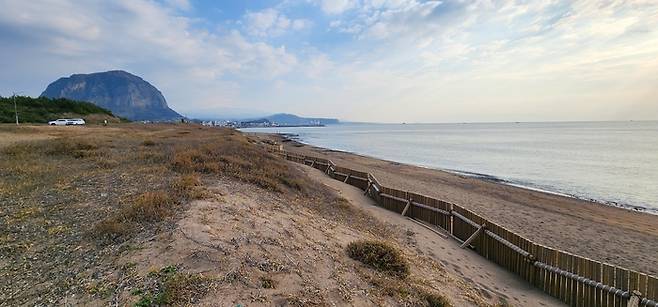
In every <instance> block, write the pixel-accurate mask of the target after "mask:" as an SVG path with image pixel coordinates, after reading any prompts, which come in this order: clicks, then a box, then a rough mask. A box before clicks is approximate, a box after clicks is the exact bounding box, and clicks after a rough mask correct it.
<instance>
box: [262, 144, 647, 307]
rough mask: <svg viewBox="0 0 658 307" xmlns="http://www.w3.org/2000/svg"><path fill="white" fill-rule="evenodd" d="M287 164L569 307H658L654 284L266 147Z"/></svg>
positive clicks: (449, 207)
mask: <svg viewBox="0 0 658 307" xmlns="http://www.w3.org/2000/svg"><path fill="white" fill-rule="evenodd" d="M268 151H270V152H272V153H274V154H276V155H279V156H281V157H283V158H284V159H286V160H289V161H293V162H297V163H301V164H305V165H308V166H311V167H313V168H316V169H318V170H321V171H323V172H325V173H326V174H327V175H329V176H331V177H332V178H334V179H336V180H340V181H343V182H345V183H347V184H350V185H353V186H355V187H358V188H360V189H361V190H364V193H365V194H366V195H368V196H369V197H370V198H372V199H373V200H375V202H376V203H377V205H378V206H380V207H382V208H385V209H387V210H390V211H393V212H396V213H399V214H401V215H404V216H406V217H408V218H411V219H413V220H417V221H420V222H423V223H425V224H429V225H432V226H436V227H438V228H440V229H442V230H444V231H445V232H446V233H448V234H450V236H451V237H453V238H455V239H456V240H458V241H459V242H461V243H462V247H466V246H468V247H470V248H471V249H473V250H474V251H475V252H476V253H478V254H480V255H481V256H483V257H485V258H487V259H489V260H490V261H492V262H495V263H496V264H498V265H500V266H502V267H504V268H505V269H507V270H509V271H511V272H512V273H514V274H516V275H518V276H520V277H521V278H523V279H525V280H526V281H527V282H529V283H531V284H533V285H534V286H535V287H537V288H539V289H540V290H542V291H544V292H545V293H547V294H549V295H551V296H553V297H555V298H557V299H559V300H561V301H562V302H564V303H566V304H568V305H570V306H578V307H580V306H596V307H608V306H610V307H635V306H648V307H658V278H656V277H655V276H650V275H647V274H643V273H639V272H636V271H632V270H628V269H624V268H620V267H616V266H613V265H609V264H606V263H601V262H598V261H594V260H591V259H587V258H584V257H581V256H578V255H573V254H570V253H567V252H564V251H560V250H555V249H552V248H549V247H546V246H543V245H541V244H537V243H535V242H532V241H530V240H527V239H525V238H523V237H521V236H519V235H517V234H514V233H512V232H511V231H509V230H507V229H506V228H504V227H501V226H499V225H497V224H495V223H493V222H491V221H488V220H486V219H484V218H482V217H481V216H479V215H477V214H476V213H474V212H471V211H470V210H467V209H465V208H463V207H461V206H459V205H456V204H452V203H449V202H446V201H443V200H439V199H435V198H432V197H428V196H425V195H421V194H416V193H412V192H408V191H401V190H397V189H393V188H389V187H385V186H382V185H381V183H380V182H379V181H378V180H377V178H375V176H374V175H372V174H370V173H367V172H361V171H356V170H352V169H349V168H345V167H340V166H337V165H336V164H335V163H334V162H332V161H331V160H328V159H322V158H318V157H312V156H307V155H302V154H298V153H293V152H289V151H286V150H283V148H282V147H273V146H272V147H268Z"/></svg>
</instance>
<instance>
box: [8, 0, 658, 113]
mask: <svg viewBox="0 0 658 307" xmlns="http://www.w3.org/2000/svg"><path fill="white" fill-rule="evenodd" d="M0 2H2V6H3V9H2V10H0V45H1V46H2V48H0V67H2V70H0V94H5V95H6V94H10V93H11V91H13V90H26V89H27V90H29V91H30V92H31V93H32V94H39V93H40V91H41V90H42V89H43V88H44V87H45V86H46V85H47V84H48V83H49V82H51V81H53V80H54V79H55V78H57V77H60V76H63V75H69V74H71V73H78V72H91V71H100V70H109V69H126V70H129V71H132V72H134V73H137V74H139V75H141V76H143V77H144V78H145V79H147V80H149V81H151V82H153V83H154V84H155V85H156V86H157V87H159V88H161V89H162V91H163V93H164V94H165V96H166V97H167V99H168V100H169V101H170V103H172V105H173V106H174V107H175V108H176V109H178V110H181V111H183V112H186V111H191V110H212V109H219V108H220V107H227V106H230V107H247V108H251V109H262V110H267V111H272V112H282V111H287V112H298V113H299V112H300V111H302V113H306V115H318V116H338V117H342V118H345V119H352V120H371V121H394V122H399V121H407V122H412V121H434V122H435V121H476V120H485V121H490V120H552V119H615V118H616V117H615V116H616V115H615V113H614V112H613V111H611V110H621V111H619V112H622V111H623V116H625V117H627V118H630V117H633V116H636V117H641V118H647V117H649V118H651V117H652V116H653V117H654V118H658V114H657V113H656V108H655V106H654V107H651V106H652V105H658V100H656V99H657V98H656V97H658V92H657V90H656V89H655V88H656V87H655V76H656V75H657V74H658V62H657V61H656V59H658V3H656V2H655V1H651V0H637V1H632V2H629V1H621V0H611V1H606V2H601V1H595V0H576V1H564V0H546V1H514V0H509V1H479V0H473V1H466V0H445V1H427V0H422V1H421V0H358V1H346V0H338V1H322V0H303V1H301V0H300V1H284V2H282V3H281V4H278V5H274V6H272V7H271V8H264V9H263V8H262V7H255V6H248V9H245V10H243V11H239V12H237V13H234V15H232V16H226V17H225V18H224V19H220V20H209V19H205V18H204V17H200V16H195V15H194V13H195V12H197V11H199V10H201V8H195V7H192V6H191V4H194V3H195V2H187V1H174V2H171V1H166V0H163V1H157V2H156V1H150V0H117V1H112V2H107V1H100V0H90V1H84V2H79V1H73V0H59V1H55V0H50V1H18V0H0ZM250 3H251V2H250ZM318 8H320V9H321V10H322V12H319V13H318ZM228 11H229V10H226V12H228ZM292 16H294V18H293V17H292ZM296 31H303V34H304V35H299V33H298V32H296ZM274 42H276V43H274ZM603 109H605V110H607V111H603ZM633 110H635V111H633ZM570 111H573V112H571V113H570ZM620 114H622V113H620ZM633 114H635V115H633ZM620 116H621V115H620Z"/></svg>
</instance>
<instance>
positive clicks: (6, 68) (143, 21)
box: [0, 0, 305, 112]
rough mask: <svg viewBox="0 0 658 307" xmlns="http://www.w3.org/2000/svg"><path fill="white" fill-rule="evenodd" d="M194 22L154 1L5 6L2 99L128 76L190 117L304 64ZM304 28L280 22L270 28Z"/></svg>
mask: <svg viewBox="0 0 658 307" xmlns="http://www.w3.org/2000/svg"><path fill="white" fill-rule="evenodd" d="M301 22H302V23H303V21H301ZM194 23H195V20H193V19H192V18H189V17H185V16H181V15H178V14H177V13H176V11H175V10H173V9H171V8H169V7H168V6H165V5H159V4H158V3H156V2H152V1H140V0H118V1H112V2H105V1H85V2H78V1H64V0H62V1H48V2H44V1H4V4H3V10H0V44H1V45H2V46H3V47H2V48H1V49H2V50H0V66H2V67H3V71H2V72H0V74H2V75H1V76H0V80H2V81H3V82H1V83H3V85H2V86H0V93H3V94H4V93H6V92H10V91H12V90H25V88H26V86H24V84H29V91H30V93H31V94H32V95H38V94H39V93H40V91H41V90H42V89H43V88H45V86H46V85H47V84H48V83H49V82H51V81H53V80H55V79H56V78H58V77H61V76H66V75H70V74H72V73H84V72H93V71H101V70H110V69H126V70H128V71H131V72H133V73H136V74H139V75H141V76H143V77H144V78H145V79H146V80H149V81H151V82H153V83H154V84H155V85H156V86H158V87H159V88H161V89H162V91H163V92H164V93H165V96H166V97H167V99H168V101H169V102H170V103H171V104H172V105H173V106H174V107H175V108H177V109H179V110H181V111H183V112H185V111H188V110H193V109H195V108H197V107H206V106H209V105H222V104H232V103H236V100H237V99H238V97H239V93H240V91H241V90H242V88H243V87H244V86H245V84H247V83H248V82H250V81H249V80H271V79H273V78H278V77H280V76H283V75H285V74H287V73H289V72H290V71H292V70H294V69H295V68H296V67H297V65H298V61H299V60H298V59H297V57H296V56H295V55H294V54H292V53H290V52H289V51H288V50H286V48H285V47H283V46H272V45H269V44H267V43H265V42H260V41H252V40H250V39H248V38H246V37H244V36H243V35H242V34H241V33H240V32H239V31H237V30H231V31H228V32H226V33H212V32H208V31H206V30H204V29H200V28H195V27H194ZM304 26H305V24H300V21H297V20H293V21H290V20H288V19H285V17H281V16H280V15H277V18H275V21H274V22H273V23H272V24H270V28H271V27H275V28H276V27H278V28H290V29H300V28H303V27H304ZM266 28H267V27H266ZM266 31H271V29H266ZM9 72H11V73H9ZM9 74H11V77H10V76H9ZM5 80H6V81H7V82H4V81H5ZM239 80H241V81H239Z"/></svg>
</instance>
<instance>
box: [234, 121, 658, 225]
mask: <svg viewBox="0 0 658 307" xmlns="http://www.w3.org/2000/svg"><path fill="white" fill-rule="evenodd" d="M243 130H244V131H249V132H269V133H289V134H295V135H296V138H298V140H299V141H301V142H303V143H306V144H310V145H315V146H320V147H325V148H331V149H336V150H343V151H349V152H354V153H358V154H363V155H368V156H372V157H376V158H381V159H386V160H392V161H397V162H402V163H408V164H413V165H418V166H423V167H429V168H435V169H443V170H448V171H452V172H458V173H462V174H465V175H469V176H476V177H483V178H485V179H490V180H497V181H500V182H503V183H506V184H512V185H517V186H523V187H527V188H531V189H538V190H542V191H547V192H552V193H559V194H564V195H569V196H573V197H578V198H582V199H589V200H594V201H598V202H603V203H607V204H610V205H616V206H622V207H629V208H636V209H646V210H647V211H649V212H652V213H658V122H646V121H645V122H551V123H474V124H470V123H469V124H406V125H405V124H340V125H330V126H326V127H305V128H301V127H294V128H260V129H253V128H252V129H243Z"/></svg>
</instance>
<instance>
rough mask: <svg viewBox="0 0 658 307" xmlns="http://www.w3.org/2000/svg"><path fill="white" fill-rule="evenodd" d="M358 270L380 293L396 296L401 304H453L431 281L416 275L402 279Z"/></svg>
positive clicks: (440, 306) (431, 306) (439, 306)
mask: <svg viewBox="0 0 658 307" xmlns="http://www.w3.org/2000/svg"><path fill="white" fill-rule="evenodd" d="M357 272H358V273H359V275H360V276H361V277H362V278H363V279H364V280H365V281H367V282H368V283H369V284H371V285H372V286H374V287H375V289H376V291H377V292H378V293H379V294H381V295H384V296H388V297H391V298H394V299H395V300H396V301H397V302H398V303H399V305H401V306H428V307H450V306H453V305H452V303H451V302H450V300H449V299H448V298H446V297H445V296H443V295H442V294H440V293H438V292H437V291H436V289H433V288H431V287H430V286H429V285H430V284H431V283H428V282H427V281H424V280H420V279H417V278H415V277H414V276H409V277H407V278H404V279H401V278H399V277H398V276H394V275H391V274H388V273H383V272H379V271H372V270H367V271H365V270H362V269H357Z"/></svg>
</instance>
